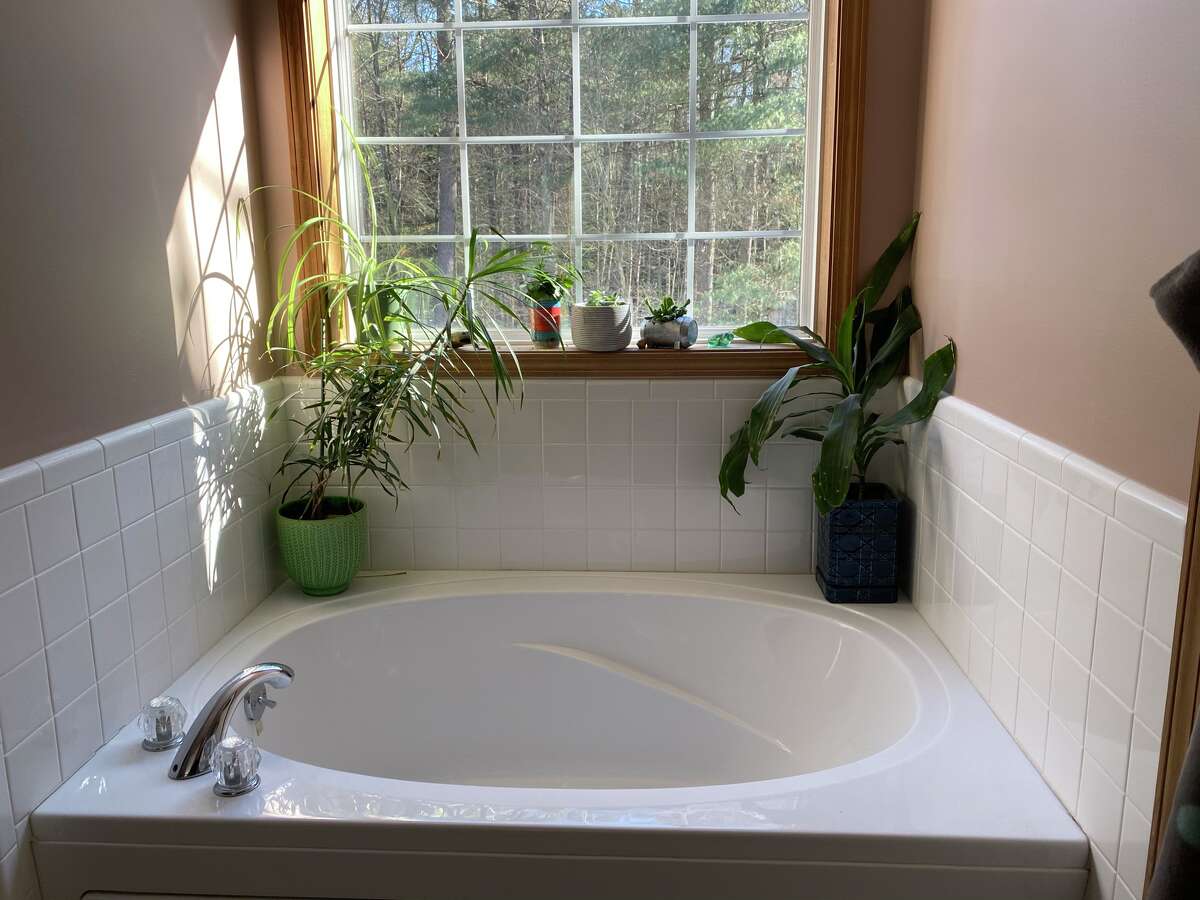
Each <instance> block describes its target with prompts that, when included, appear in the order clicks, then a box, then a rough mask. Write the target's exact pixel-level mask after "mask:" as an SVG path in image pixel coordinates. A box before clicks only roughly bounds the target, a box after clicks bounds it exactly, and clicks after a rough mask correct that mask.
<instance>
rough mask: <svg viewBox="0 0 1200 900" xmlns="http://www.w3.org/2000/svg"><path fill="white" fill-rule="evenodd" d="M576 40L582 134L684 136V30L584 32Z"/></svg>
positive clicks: (675, 27) (657, 27) (641, 28)
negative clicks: (663, 133)
mask: <svg viewBox="0 0 1200 900" xmlns="http://www.w3.org/2000/svg"><path fill="white" fill-rule="evenodd" d="M579 41H580V51H579V52H580V67H579V74H580V92H581V99H580V102H581V104H582V107H583V110H582V118H583V130H584V132H586V133H589V134H595V133H598V132H600V133H604V132H607V133H609V134H629V133H633V132H650V131H687V129H688V111H687V110H688V85H687V82H688V36H687V26H681V25H632V26H628V27H625V26H618V27H605V28H587V27H584V28H581V29H580V31H579Z"/></svg>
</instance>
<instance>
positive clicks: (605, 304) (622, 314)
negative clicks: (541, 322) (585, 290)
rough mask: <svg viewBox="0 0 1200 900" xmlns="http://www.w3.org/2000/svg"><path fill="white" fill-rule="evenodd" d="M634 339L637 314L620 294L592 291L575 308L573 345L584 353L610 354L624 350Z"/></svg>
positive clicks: (572, 307) (572, 314) (572, 321)
mask: <svg viewBox="0 0 1200 900" xmlns="http://www.w3.org/2000/svg"><path fill="white" fill-rule="evenodd" d="M632 339H633V311H632V306H631V305H630V303H629V301H627V300H624V299H623V298H621V297H619V296H618V295H616V294H605V293H602V292H601V291H592V292H591V293H590V294H589V295H588V299H587V300H585V301H584V302H583V303H575V304H572V306H571V343H573V344H574V345H575V346H576V347H577V348H579V349H580V350H590V351H593V352H600V353H607V352H612V351H616V350H624V349H625V348H626V347H628V346H629V342H630V341H631V340H632Z"/></svg>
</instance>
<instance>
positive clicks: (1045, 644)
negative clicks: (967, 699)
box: [904, 379, 1186, 898]
mask: <svg viewBox="0 0 1200 900" xmlns="http://www.w3.org/2000/svg"><path fill="white" fill-rule="evenodd" d="M918 387H919V385H918V384H917V383H916V382H914V381H913V380H912V379H908V380H907V381H906V383H905V387H904V389H905V391H906V392H907V393H908V395H909V396H911V395H912V394H913V393H915V391H916V389H917V388H918ZM904 477H905V481H906V484H905V488H904V490H905V493H906V495H907V496H908V497H909V498H910V501H911V502H912V504H913V506H914V507H915V512H916V515H915V516H914V521H915V522H916V523H917V536H916V537H917V540H916V545H917V546H916V561H915V565H914V567H913V568H914V576H913V582H914V584H913V602H914V604H915V605H916V607H917V609H918V610H919V611H920V613H921V615H922V616H924V617H925V619H926V620H927V621H928V622H929V624H930V626H931V627H932V628H933V630H934V631H935V632H936V633H937V635H938V637H939V638H940V639H941V640H942V642H943V643H944V644H945V645H946V646H947V648H949V650H950V651H951V653H952V654H953V655H954V657H955V659H956V660H957V661H958V663H959V665H960V666H961V667H962V668H963V670H964V671H966V672H967V674H968V675H969V677H970V678H971V681H972V682H973V683H974V684H975V687H976V688H977V689H978V690H979V692H980V693H981V694H982V695H983V697H984V698H985V699H986V700H987V701H988V703H989V704H990V705H991V707H992V709H993V710H994V712H995V714H996V716H997V718H998V719H999V720H1000V721H1001V722H1002V723H1003V724H1004V726H1005V727H1006V728H1007V729H1008V730H1009V731H1010V732H1011V733H1012V734H1013V736H1014V737H1015V739H1016V741H1017V743H1018V744H1019V745H1020V746H1021V748H1022V749H1023V750H1024V751H1025V753H1026V755H1027V756H1028V757H1029V759H1030V760H1031V761H1032V762H1033V764H1034V765H1035V766H1036V767H1037V768H1038V770H1039V771H1040V772H1041V773H1042V775H1043V776H1044V777H1045V779H1046V782H1047V783H1048V784H1049V785H1050V787H1051V788H1052V789H1053V790H1054V792H1055V793H1056V794H1057V795H1058V797H1059V799H1060V800H1061V801H1062V803H1063V805H1064V806H1065V807H1066V809H1067V810H1068V811H1069V812H1070V813H1071V815H1072V816H1074V817H1075V819H1076V821H1078V822H1079V824H1080V826H1081V827H1082V828H1083V830H1084V831H1085V832H1086V833H1087V835H1088V838H1089V840H1090V843H1091V848H1092V876H1091V877H1092V882H1093V883H1092V889H1093V890H1094V891H1096V892H1097V893H1096V894H1094V895H1096V896H1103V897H1113V896H1129V897H1135V898H1138V897H1141V892H1142V882H1143V877H1144V871H1145V865H1146V856H1147V849H1148V842H1149V829H1150V825H1149V819H1150V815H1151V812H1152V806H1153V802H1154V789H1155V778H1156V773H1157V766H1158V750H1159V737H1160V734H1161V729H1162V720H1163V712H1164V708H1165V703H1166V686H1167V670H1168V663H1169V661H1170V644H1171V638H1172V633H1173V628H1174V622H1175V607H1176V596H1177V590H1178V583H1179V572H1180V554H1181V551H1182V546H1183V537H1184V522H1185V512H1186V511H1185V508H1184V506H1183V504H1181V503H1179V502H1178V501H1175V500H1173V499H1171V498H1169V497H1164V496H1162V495H1160V494H1157V493H1155V492H1154V491H1151V490H1149V489H1148V488H1146V487H1144V486H1142V485H1140V484H1138V483H1136V482H1134V481H1131V480H1129V479H1126V478H1123V477H1122V476H1120V475H1118V474H1117V473H1115V472H1112V471H1109V470H1108V469H1105V468H1104V467H1102V466H1100V465H1098V464H1096V463H1094V462H1092V461H1091V460H1089V459H1086V458H1085V457H1082V456H1080V455H1078V454H1076V453H1072V452H1071V451H1069V450H1067V449H1066V448H1064V447H1059V446H1056V445H1055V444H1052V443H1050V442H1049V441H1047V440H1045V439H1043V438H1041V437H1039V436H1037V435H1034V434H1030V433H1028V432H1025V431H1023V430H1022V429H1020V428H1017V427H1016V426H1014V425H1012V424H1011V423H1009V422H1006V421H1004V420H1002V419H999V418H997V417H995V416H993V415H991V414H989V413H987V412H985V411H984V410H981V409H979V408H978V407H975V406H972V405H971V404H969V403H965V402H963V401H961V400H958V399H956V398H953V397H949V398H946V399H943V400H942V402H941V403H940V404H939V406H938V408H937V412H936V414H935V416H934V418H933V419H931V420H930V421H929V422H928V423H926V424H925V425H924V426H922V427H920V428H914V429H913V430H912V434H911V435H910V440H909V443H908V450H907V462H906V466H905V474H904ZM1089 896H1092V895H1089Z"/></svg>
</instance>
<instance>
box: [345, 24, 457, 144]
mask: <svg viewBox="0 0 1200 900" xmlns="http://www.w3.org/2000/svg"><path fill="white" fill-rule="evenodd" d="M350 47H351V54H352V56H353V58H354V112H355V121H354V127H355V130H356V132H357V134H358V136H359V137H431V136H435V137H444V136H448V135H454V134H457V133H458V89H457V79H456V76H455V72H454V37H453V35H451V34H450V33H449V32H447V31H390V32H370V33H365V34H354V35H351V37H350Z"/></svg>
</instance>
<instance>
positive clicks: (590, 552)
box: [118, 379, 816, 572]
mask: <svg viewBox="0 0 1200 900" xmlns="http://www.w3.org/2000/svg"><path fill="white" fill-rule="evenodd" d="M768 383H769V382H768V381H765V380H761V379H722V380H719V381H713V380H687V381H678V382H666V381H663V382H653V383H651V382H648V381H644V380H636V379H622V380H593V381H582V380H580V381H570V380H568V381H564V380H553V381H550V380H536V379H535V380H530V381H528V382H526V384H525V397H524V402H523V403H521V404H512V403H505V404H501V405H500V407H499V411H498V417H497V422H496V423H495V424H493V422H492V420H491V416H490V415H489V414H488V413H487V411H486V409H484V408H483V407H482V405H480V406H479V407H478V408H472V410H471V412H470V413H469V415H468V420H469V421H470V422H471V423H472V426H471V427H472V433H473V435H474V437H475V440H476V443H477V445H478V453H476V452H475V451H474V450H472V449H471V447H470V446H469V445H467V444H466V443H463V442H461V441H456V442H449V443H446V444H444V445H443V446H442V447H441V450H440V453H439V451H438V447H437V446H435V445H434V444H433V443H430V442H428V441H425V442H422V441H418V442H416V443H413V444H412V445H411V446H407V447H406V446H405V445H403V444H396V445H394V447H393V458H394V459H395V460H396V462H397V465H398V466H399V468H400V470H401V471H402V472H404V473H405V474H406V475H407V476H409V477H410V478H411V485H412V489H411V491H409V492H408V493H406V494H405V495H403V496H402V497H401V499H400V501H399V503H398V504H397V503H396V501H394V500H392V499H391V498H389V497H387V496H386V495H385V494H384V493H383V491H382V490H380V489H379V488H377V487H371V486H367V487H365V488H361V487H360V491H361V494H362V496H363V497H364V499H366V501H367V505H368V508H369V510H370V559H369V564H370V566H371V567H372V568H375V569H398V568H410V567H411V568H418V569H429V568H438V569H442V568H461V569H495V568H503V569H556V570H561V569H593V570H595V569H601V570H623V571H624V570H658V571H726V572H766V571H769V572H809V571H811V570H812V535H813V503H812V490H811V481H810V477H811V473H812V467H813V464H814V462H815V459H816V447H815V446H814V445H812V444H806V443H801V442H792V441H788V442H781V443H779V444H772V445H770V446H769V447H768V452H767V453H766V454H765V458H764V460H763V462H764V467H763V469H762V470H761V471H758V472H753V471H752V472H751V473H750V474H749V475H748V481H749V483H750V485H751V487H750V489H749V491H748V492H747V495H746V496H745V497H743V498H742V499H741V500H740V501H739V502H738V511H737V512H735V511H734V510H732V509H731V508H729V506H728V505H727V504H725V503H724V502H723V501H722V500H721V499H720V494H719V493H718V490H717V486H716V482H717V469H718V466H719V465H720V460H721V455H722V452H723V449H724V443H725V440H726V437H727V436H728V435H729V434H730V433H731V432H733V431H734V430H736V429H737V428H738V427H739V426H740V425H741V424H742V422H743V421H744V420H745V417H746V415H747V413H748V412H749V409H750V406H751V404H752V403H753V402H754V400H755V399H757V398H758V396H759V394H761V393H762V391H763V389H764V388H765V387H766V386H767V384H768ZM288 387H289V389H301V390H303V391H306V392H307V391H310V390H311V386H306V385H302V384H299V383H297V382H295V381H294V380H293V381H290V382H289V385H288ZM302 396H304V395H303V394H302V395H301V397H297V399H296V400H295V401H293V413H294V415H296V416H298V417H299V416H302V415H303V413H302V411H301V410H300V407H301V406H302V404H303V399H302ZM364 484H367V481H366V480H364ZM118 491H119V488H118Z"/></svg>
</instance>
